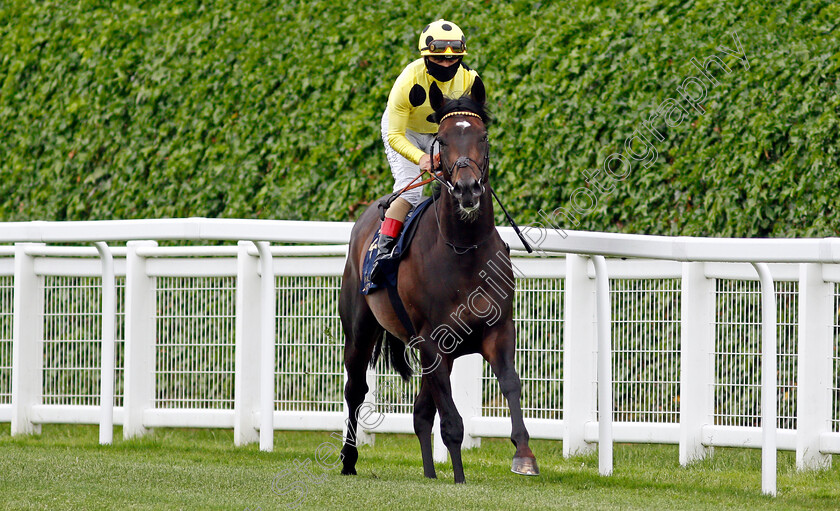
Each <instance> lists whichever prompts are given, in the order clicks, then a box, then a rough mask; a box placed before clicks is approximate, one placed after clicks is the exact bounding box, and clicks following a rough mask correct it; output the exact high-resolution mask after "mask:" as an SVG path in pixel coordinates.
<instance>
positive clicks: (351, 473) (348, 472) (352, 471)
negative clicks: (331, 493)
mask: <svg viewBox="0 0 840 511" xmlns="http://www.w3.org/2000/svg"><path fill="white" fill-rule="evenodd" d="M341 475H343V476H354V475H356V469H355V468H342V469H341Z"/></svg>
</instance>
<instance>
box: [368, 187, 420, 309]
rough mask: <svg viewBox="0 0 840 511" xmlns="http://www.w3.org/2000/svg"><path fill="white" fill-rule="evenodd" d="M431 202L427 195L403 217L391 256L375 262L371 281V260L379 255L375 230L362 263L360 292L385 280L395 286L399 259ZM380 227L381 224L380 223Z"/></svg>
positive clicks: (371, 289) (372, 267)
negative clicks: (377, 269)
mask: <svg viewBox="0 0 840 511" xmlns="http://www.w3.org/2000/svg"><path fill="white" fill-rule="evenodd" d="M431 203H432V198H431V197H429V198H428V199H426V200H424V201H423V202H421V203H420V204H418V205H417V206H416V207H415V208H414V209H412V210H411V211H410V212H409V213H408V216H406V218H405V225H403V229H402V232H401V233H400V239H399V240H397V245H396V247H395V248H394V252H393V256H392V257H391V258H388V259H383V260H381V261H379V263H377V264H378V265H379V271H378V272H377V275H376V281H373V280H371V278H370V276H371V273H373V269H374V266H373V262H374V261H375V260H376V256H377V255H379V229H377V230H376V234H374V235H373V241H372V242H371V244H370V247H369V248H368V251H367V254H365V261H364V263H363V264H362V285H361V289H360V291H361V293H362V294H364V295H366V294H369V293H371V292H372V291H375V290H377V289H380V288H381V287H382V286H383V285H385V284H386V282H385V281H386V280H387V284H389V285H391V286H394V287H396V285H397V269H398V268H399V266H400V259H402V257H403V255H405V253H406V252H408V246H409V245H410V244H411V240H412V239H413V238H414V234H415V233H416V232H417V226H418V225H419V224H420V222H418V220H419V219H420V217H421V216H423V213H424V212H425V211H426V209H427V208H428V206H429V204H431ZM381 228H382V226H381V225H380V229H381Z"/></svg>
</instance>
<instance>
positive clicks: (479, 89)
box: [470, 76, 487, 105]
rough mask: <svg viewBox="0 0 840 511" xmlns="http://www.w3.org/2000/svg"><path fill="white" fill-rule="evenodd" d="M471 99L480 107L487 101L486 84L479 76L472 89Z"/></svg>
mask: <svg viewBox="0 0 840 511" xmlns="http://www.w3.org/2000/svg"><path fill="white" fill-rule="evenodd" d="M470 97H471V98H472V99H473V101H475V102H476V103H478V104H479V105H483V104H484V102H485V101H486V100H487V91H485V90H484V82H482V81H481V78H479V77H478V76H476V77H475V81H474V82H473V85H472V89H470Z"/></svg>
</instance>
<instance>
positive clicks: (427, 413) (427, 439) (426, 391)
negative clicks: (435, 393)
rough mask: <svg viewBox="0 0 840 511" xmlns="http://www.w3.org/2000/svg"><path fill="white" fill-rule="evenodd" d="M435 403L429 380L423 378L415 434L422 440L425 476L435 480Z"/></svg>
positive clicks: (416, 409) (416, 411)
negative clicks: (433, 439)
mask: <svg viewBox="0 0 840 511" xmlns="http://www.w3.org/2000/svg"><path fill="white" fill-rule="evenodd" d="M435 411H437V410H436V408H435V401H434V398H433V397H432V387H431V385H430V384H429V383H428V378H427V377H426V376H423V379H422V380H421V382H420V392H418V393H417V399H415V400H414V433H415V434H416V435H417V439H418V440H420V453H421V454H422V455H423V475H424V476H426V477H428V478H430V479H435V478H436V477H437V474H436V473H435V462H434V459H433V457H432V426H433V425H434V422H435Z"/></svg>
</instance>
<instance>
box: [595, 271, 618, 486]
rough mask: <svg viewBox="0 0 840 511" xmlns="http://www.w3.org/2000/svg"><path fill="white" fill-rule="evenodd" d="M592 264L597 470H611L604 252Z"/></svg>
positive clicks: (609, 350)
mask: <svg viewBox="0 0 840 511" xmlns="http://www.w3.org/2000/svg"><path fill="white" fill-rule="evenodd" d="M592 263H593V264H594V265H595V286H596V293H595V301H596V302H597V304H596V309H597V313H596V314H595V317H596V319H597V331H598V472H599V473H600V474H601V475H602V476H608V475H611V474H612V471H613V431H612V422H613V392H612V388H613V377H612V358H613V354H612V317H611V314H610V310H611V301H610V277H609V274H608V273H607V262H606V259H604V256H598V255H596V256H592Z"/></svg>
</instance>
